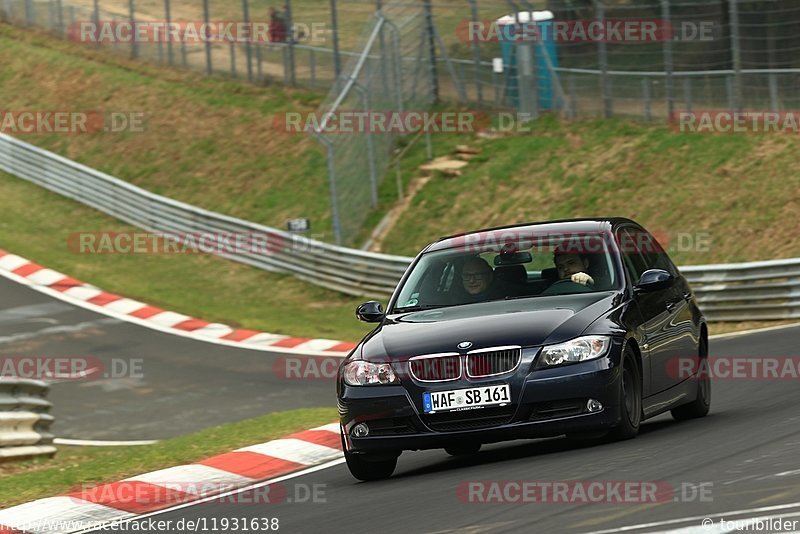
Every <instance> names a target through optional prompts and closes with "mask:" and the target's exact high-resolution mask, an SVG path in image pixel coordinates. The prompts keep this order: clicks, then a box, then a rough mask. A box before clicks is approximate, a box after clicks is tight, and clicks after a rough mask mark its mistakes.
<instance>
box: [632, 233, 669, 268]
mask: <svg viewBox="0 0 800 534" xmlns="http://www.w3.org/2000/svg"><path fill="white" fill-rule="evenodd" d="M629 232H630V233H631V234H632V235H634V236H635V238H636V239H635V242H636V248H637V249H638V250H639V253H640V254H641V255H642V256H643V257H644V260H645V263H647V268H648V269H661V270H664V271H667V272H668V273H670V274H672V275H673V276H678V268H677V267H675V264H674V263H672V260H670V259H669V256H668V255H667V253H666V251H665V250H664V248H663V247H662V246H661V244H660V243H659V242H658V241H657V240H656V238H655V237H653V235H652V234H650V233H649V232H647V231H645V230H642V229H640V228H631V229H629Z"/></svg>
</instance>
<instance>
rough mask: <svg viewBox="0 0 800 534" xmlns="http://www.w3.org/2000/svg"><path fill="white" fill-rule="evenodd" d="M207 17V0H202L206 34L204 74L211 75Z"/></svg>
mask: <svg viewBox="0 0 800 534" xmlns="http://www.w3.org/2000/svg"><path fill="white" fill-rule="evenodd" d="M209 18H210V15H209V13H208V0H203V22H205V24H206V34H205V35H204V36H203V41H204V42H205V45H206V74H208V75H211V74H213V73H214V67H213V65H212V63H211V36H210V35H209V34H208V26H209Z"/></svg>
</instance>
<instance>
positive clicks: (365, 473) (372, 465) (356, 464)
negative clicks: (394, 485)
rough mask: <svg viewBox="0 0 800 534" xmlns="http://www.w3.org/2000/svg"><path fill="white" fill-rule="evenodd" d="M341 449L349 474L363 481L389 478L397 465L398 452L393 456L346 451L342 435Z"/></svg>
mask: <svg viewBox="0 0 800 534" xmlns="http://www.w3.org/2000/svg"><path fill="white" fill-rule="evenodd" d="M342 450H343V451H344V459H345V462H347V469H349V470H350V474H351V475H353V477H355V478H357V479H358V480H363V481H364V482H371V481H373V480H383V479H385V478H389V477H390V476H392V473H394V469H395V467H397V458H398V456H399V454H398V455H397V456H393V457H392V455H388V456H387V455H386V454H380V455H379V454H371V453H362V454H354V453H352V452H348V451H347V449H346V447H345V444H344V436H342Z"/></svg>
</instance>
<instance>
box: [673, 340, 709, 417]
mask: <svg viewBox="0 0 800 534" xmlns="http://www.w3.org/2000/svg"><path fill="white" fill-rule="evenodd" d="M699 353H700V366H699V368H698V371H697V375H696V377H695V380H697V397H695V399H694V400H693V401H692V402H690V403H689V404H684V405H683V406H678V407H677V408H674V409H672V410H671V411H670V413H671V414H672V417H673V418H674V419H675V420H676V421H685V420H686V419H697V418H698V417H704V416H705V415H706V414H708V411H709V410H710V409H711V377H710V376H709V370H708V342H707V341H706V340H705V338H703V339H701V340H700V348H699Z"/></svg>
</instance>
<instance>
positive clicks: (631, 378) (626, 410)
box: [608, 347, 642, 440]
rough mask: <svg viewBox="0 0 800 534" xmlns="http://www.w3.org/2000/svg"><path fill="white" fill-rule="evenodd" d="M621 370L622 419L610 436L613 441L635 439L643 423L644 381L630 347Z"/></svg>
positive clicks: (624, 355)
mask: <svg viewBox="0 0 800 534" xmlns="http://www.w3.org/2000/svg"><path fill="white" fill-rule="evenodd" d="M621 368H622V369H621V371H622V376H621V377H620V381H619V382H620V384H619V389H620V392H619V404H620V412H621V417H620V421H619V424H618V425H617V426H615V427H614V428H613V429H612V430H611V432H609V434H608V437H609V438H611V439H613V440H623V439H630V438H633V437H635V436H636V435H637V434H638V433H639V425H640V424H641V422H642V380H641V376H640V374H639V366H638V365H637V364H636V354H635V353H634V352H633V350H632V349H631V348H630V347H625V351H624V352H623V353H622V362H621Z"/></svg>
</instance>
